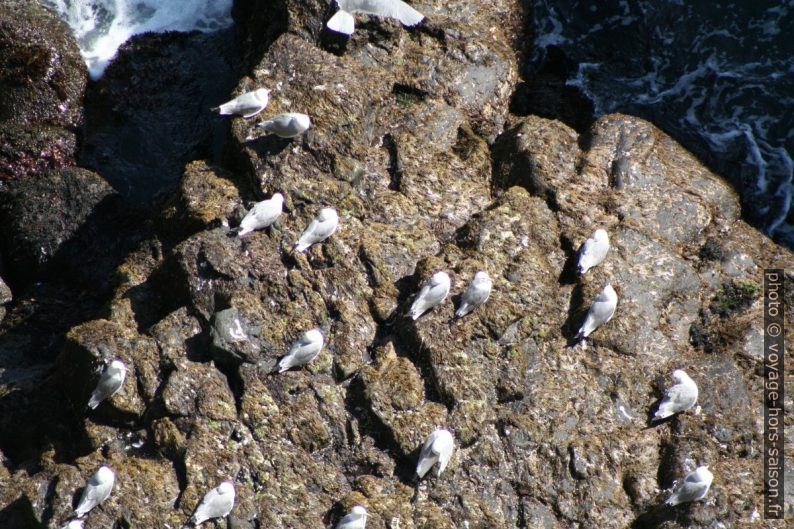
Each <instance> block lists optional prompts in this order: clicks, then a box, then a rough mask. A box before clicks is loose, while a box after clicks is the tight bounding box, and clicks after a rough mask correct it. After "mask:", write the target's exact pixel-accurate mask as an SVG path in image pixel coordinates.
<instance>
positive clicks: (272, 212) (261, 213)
mask: <svg viewBox="0 0 794 529" xmlns="http://www.w3.org/2000/svg"><path fill="white" fill-rule="evenodd" d="M283 205H284V196H283V195H282V194H281V193H274V194H273V196H272V197H271V198H270V200H263V201H262V202H257V203H256V204H254V207H252V208H251V211H249V212H248V213H247V214H246V216H245V217H244V218H243V220H242V222H240V231H239V232H238V233H237V236H238V237H245V236H246V235H248V234H249V233H251V232H252V231H254V230H261V229H263V228H267V227H268V226H270V225H271V224H273V223H274V222H276V220H277V219H278V218H279V216H280V215H281V210H282V206H283Z"/></svg>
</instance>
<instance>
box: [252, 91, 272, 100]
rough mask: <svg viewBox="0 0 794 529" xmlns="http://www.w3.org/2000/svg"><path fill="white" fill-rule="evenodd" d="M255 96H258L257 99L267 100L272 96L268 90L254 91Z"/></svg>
mask: <svg viewBox="0 0 794 529" xmlns="http://www.w3.org/2000/svg"><path fill="white" fill-rule="evenodd" d="M254 94H256V97H257V99H267V97H268V96H269V95H270V90H269V89H267V88H258V89H257V90H256V91H254Z"/></svg>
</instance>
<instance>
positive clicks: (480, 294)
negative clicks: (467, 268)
mask: <svg viewBox="0 0 794 529" xmlns="http://www.w3.org/2000/svg"><path fill="white" fill-rule="evenodd" d="M492 285H493V283H491V278H490V277H488V272H485V271H483V270H480V271H479V272H477V273H476V274H474V279H473V280H472V282H471V285H469V288H468V289H467V290H466V292H465V293H464V294H463V297H461V298H460V307H458V310H457V311H455V316H457V317H458V318H460V317H463V316H465V315H466V314H468V313H469V312H471V311H473V310H474V309H476V308H477V307H479V306H480V305H482V304H483V303H485V302H486V301H488V296H490V295H491V286H492Z"/></svg>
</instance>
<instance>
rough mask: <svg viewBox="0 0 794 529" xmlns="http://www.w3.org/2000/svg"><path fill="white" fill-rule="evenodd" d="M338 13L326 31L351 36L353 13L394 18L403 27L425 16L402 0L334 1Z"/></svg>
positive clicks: (413, 23) (353, 26)
mask: <svg viewBox="0 0 794 529" xmlns="http://www.w3.org/2000/svg"><path fill="white" fill-rule="evenodd" d="M336 3H337V4H338V5H339V11H337V12H336V13H335V14H334V16H332V17H331V19H330V20H328V22H327V23H326V24H325V25H326V26H328V29H330V30H333V31H337V32H339V33H344V34H345V35H352V34H353V31H354V30H355V29H356V27H355V25H356V24H355V19H354V18H353V14H354V13H363V14H365V15H375V16H379V17H389V18H396V19H397V20H399V21H400V23H401V24H403V25H404V26H415V25H417V24H418V23H420V22H421V21H422V20H423V19H424V18H425V16H424V15H423V14H422V13H420V12H419V11H417V10H416V9H414V8H413V7H411V6H409V5H408V4H406V3H405V2H403V1H402V0H336Z"/></svg>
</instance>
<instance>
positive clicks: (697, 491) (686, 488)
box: [665, 466, 714, 506]
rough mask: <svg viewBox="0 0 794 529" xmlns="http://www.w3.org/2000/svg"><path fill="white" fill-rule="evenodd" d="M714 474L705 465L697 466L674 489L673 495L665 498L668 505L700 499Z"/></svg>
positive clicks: (707, 489) (707, 488) (709, 485)
mask: <svg viewBox="0 0 794 529" xmlns="http://www.w3.org/2000/svg"><path fill="white" fill-rule="evenodd" d="M713 479H714V474H712V473H711V472H710V471H709V468H708V467H707V466H699V467H697V468H696V469H695V470H694V471H693V472H690V473H689V474H687V475H686V477H685V478H684V481H682V482H681V484H680V485H678V487H677V488H676V489H675V492H673V495H672V496H670V497H669V498H667V501H666V502H665V503H667V504H668V505H673V506H675V505H678V504H679V503H687V502H690V501H697V500H700V499H702V498H703V497H704V496H705V495H706V493H707V492H708V491H709V487H711V482H712V480H713Z"/></svg>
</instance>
